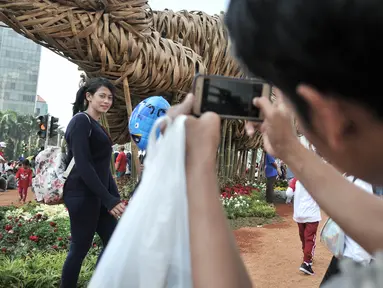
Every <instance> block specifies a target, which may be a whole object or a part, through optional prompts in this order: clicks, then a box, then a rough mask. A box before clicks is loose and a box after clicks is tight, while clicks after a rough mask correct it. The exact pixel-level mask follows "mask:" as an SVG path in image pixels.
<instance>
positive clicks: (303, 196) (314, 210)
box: [293, 181, 322, 223]
mask: <svg viewBox="0 0 383 288" xmlns="http://www.w3.org/2000/svg"><path fill="white" fill-rule="evenodd" d="M293 219H294V221H295V222H297V223H311V222H317V221H321V220H322V217H321V213H320V208H319V206H318V204H317V202H315V200H314V199H313V198H312V197H311V195H310V194H309V193H308V192H307V190H306V188H305V187H303V185H302V184H301V182H300V181H297V183H296V184H295V192H294V216H293Z"/></svg>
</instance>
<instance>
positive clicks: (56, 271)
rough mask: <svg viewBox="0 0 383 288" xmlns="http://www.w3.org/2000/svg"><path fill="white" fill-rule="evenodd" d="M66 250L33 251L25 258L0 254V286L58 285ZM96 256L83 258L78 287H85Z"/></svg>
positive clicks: (37, 286)
mask: <svg viewBox="0 0 383 288" xmlns="http://www.w3.org/2000/svg"><path fill="white" fill-rule="evenodd" d="M66 256H67V253H66V252H52V253H34V254H31V255H30V256H28V257H26V258H16V259H12V258H9V257H7V256H0V287H9V288H13V287H14V288H16V287H17V288H40V287H41V288H50V287H52V288H53V287H59V284H60V279H61V271H62V267H63V264H64V261H65V258H66ZM96 261H97V257H96V256H95V255H89V254H88V256H87V257H86V258H85V260H84V262H83V265H82V270H81V273H80V278H79V280H78V287H86V286H87V284H88V282H89V280H90V278H91V276H92V273H93V272H94V269H95V266H96Z"/></svg>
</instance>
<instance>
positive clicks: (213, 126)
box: [167, 94, 221, 167]
mask: <svg viewBox="0 0 383 288" xmlns="http://www.w3.org/2000/svg"><path fill="white" fill-rule="evenodd" d="M194 99H195V96H194V95H193V94H188V95H187V96H186V98H185V100H184V101H183V102H182V103H181V104H178V105H176V106H173V107H171V108H170V109H169V110H168V113H167V115H168V116H170V117H171V118H173V119H174V118H176V117H177V116H179V115H190V114H191V112H192V109H193V104H194ZM185 125H186V164H187V166H189V167H190V165H193V164H195V163H196V162H205V163H209V164H211V165H214V166H215V158H216V154H217V149H218V145H219V141H220V132H221V131H220V127H221V120H220V118H219V116H218V115H217V114H215V113H209V112H208V113H204V114H202V116H201V117H200V118H195V117H193V116H188V118H187V120H186V123H185Z"/></svg>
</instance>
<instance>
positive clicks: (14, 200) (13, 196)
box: [0, 188, 35, 206]
mask: <svg viewBox="0 0 383 288" xmlns="http://www.w3.org/2000/svg"><path fill="white" fill-rule="evenodd" d="M34 198H35V194H33V192H32V190H31V188H29V189H28V194H27V202H28V201H32V200H34ZM7 205H15V206H20V205H22V204H21V203H19V192H18V191H17V190H8V191H7V192H0V206H7Z"/></svg>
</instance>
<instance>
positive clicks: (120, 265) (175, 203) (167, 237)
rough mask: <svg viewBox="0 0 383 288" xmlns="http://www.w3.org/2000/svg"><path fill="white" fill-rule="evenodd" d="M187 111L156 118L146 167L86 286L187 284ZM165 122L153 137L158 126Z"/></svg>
mask: <svg viewBox="0 0 383 288" xmlns="http://www.w3.org/2000/svg"><path fill="white" fill-rule="evenodd" d="M185 119H186V117H185V116H180V117H178V118H176V119H175V120H174V122H172V121H171V119H170V118H168V117H167V116H165V117H162V118H160V119H158V120H157V121H156V123H155V124H154V127H153V129H152V131H151V134H150V137H149V144H148V150H147V156H146V158H145V172H144V173H143V178H142V180H141V183H140V185H139V187H138V189H137V191H136V193H135V195H134V197H133V198H132V200H131V202H130V203H129V206H128V207H127V209H126V211H125V213H124V215H123V216H122V218H121V220H120V222H119V224H118V226H117V228H116V230H115V232H114V233H113V236H112V238H111V240H110V241H109V244H108V246H107V248H106V249H105V252H104V254H103V256H102V258H101V261H100V262H99V264H98V266H97V268H96V271H95V273H94V275H93V277H92V279H91V282H90V284H89V286H88V287H90V288H105V287H108V288H120V287H121V288H122V287H132V288H140V287H141V288H157V287H158V288H160V287H161V288H162V287H169V288H170V287H182V288H191V287H192V286H193V285H192V277H191V263H190V243H189V222H188V206H187V195H186V174H185ZM163 121H166V122H167V128H166V131H165V134H164V135H163V136H161V137H160V138H159V139H158V141H156V130H157V129H158V127H159V125H160V123H161V122H163Z"/></svg>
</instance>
